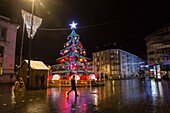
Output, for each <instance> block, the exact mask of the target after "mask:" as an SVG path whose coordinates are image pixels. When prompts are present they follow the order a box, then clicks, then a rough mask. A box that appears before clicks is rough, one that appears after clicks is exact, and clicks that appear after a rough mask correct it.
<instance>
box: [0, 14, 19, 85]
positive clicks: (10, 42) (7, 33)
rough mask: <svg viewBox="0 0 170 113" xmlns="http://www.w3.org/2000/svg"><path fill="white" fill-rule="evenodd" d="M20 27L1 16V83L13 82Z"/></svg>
mask: <svg viewBox="0 0 170 113" xmlns="http://www.w3.org/2000/svg"><path fill="white" fill-rule="evenodd" d="M18 27H19V26H18V25H16V24H13V23H11V22H10V19H9V18H7V17H4V16H1V15H0V83H8V82H11V75H12V74H14V67H15V48H16V35H17V28H18Z"/></svg>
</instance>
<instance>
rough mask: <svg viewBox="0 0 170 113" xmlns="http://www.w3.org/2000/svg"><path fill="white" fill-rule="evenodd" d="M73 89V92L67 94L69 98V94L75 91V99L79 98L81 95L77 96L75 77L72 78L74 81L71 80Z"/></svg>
mask: <svg viewBox="0 0 170 113" xmlns="http://www.w3.org/2000/svg"><path fill="white" fill-rule="evenodd" d="M71 87H72V88H71V90H70V91H69V92H68V93H67V96H69V93H70V92H71V91H73V90H74V92H75V97H78V96H79V95H78V94H77V90H76V82H75V75H73V76H72V79H71Z"/></svg>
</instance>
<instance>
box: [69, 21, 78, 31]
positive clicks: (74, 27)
mask: <svg viewBox="0 0 170 113" xmlns="http://www.w3.org/2000/svg"><path fill="white" fill-rule="evenodd" d="M77 24H78V23H74V21H73V22H72V24H69V25H70V26H71V29H76V25H77Z"/></svg>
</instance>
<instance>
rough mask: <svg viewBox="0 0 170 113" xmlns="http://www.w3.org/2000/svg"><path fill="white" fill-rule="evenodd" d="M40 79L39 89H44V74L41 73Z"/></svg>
mask: <svg viewBox="0 0 170 113" xmlns="http://www.w3.org/2000/svg"><path fill="white" fill-rule="evenodd" d="M40 80H41V89H44V80H45V76H44V74H43V73H42V74H41V77H40Z"/></svg>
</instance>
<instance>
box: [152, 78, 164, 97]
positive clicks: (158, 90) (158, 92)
mask: <svg viewBox="0 0 170 113" xmlns="http://www.w3.org/2000/svg"><path fill="white" fill-rule="evenodd" d="M151 90H152V96H161V97H162V96H163V90H162V83H161V82H160V81H158V82H155V81H154V80H151Z"/></svg>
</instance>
